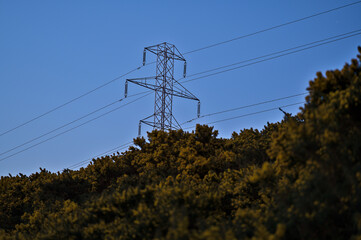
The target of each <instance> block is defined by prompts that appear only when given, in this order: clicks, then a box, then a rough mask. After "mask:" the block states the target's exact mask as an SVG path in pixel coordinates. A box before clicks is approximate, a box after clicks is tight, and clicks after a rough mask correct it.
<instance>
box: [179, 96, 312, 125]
mask: <svg viewBox="0 0 361 240" xmlns="http://www.w3.org/2000/svg"><path fill="white" fill-rule="evenodd" d="M302 103H305V102H304V101H303V102H298V103H292V104H288V105H284V106H280V107H275V108H269V109H265V110H262V111H258V112H253V113H247V114H243V115H239V116H235V117H230V118H225V119H221V120H217V121H214V122H208V123H204V124H206V125H209V124H215V123H219V122H224V121H229V120H233V119H237V118H242V117H247V116H251V115H256V114H260V113H264V112H269V111H274V110H279V108H286V107H290V106H295V105H299V104H302ZM194 127H195V126H192V127H186V128H183V129H190V128H194Z"/></svg>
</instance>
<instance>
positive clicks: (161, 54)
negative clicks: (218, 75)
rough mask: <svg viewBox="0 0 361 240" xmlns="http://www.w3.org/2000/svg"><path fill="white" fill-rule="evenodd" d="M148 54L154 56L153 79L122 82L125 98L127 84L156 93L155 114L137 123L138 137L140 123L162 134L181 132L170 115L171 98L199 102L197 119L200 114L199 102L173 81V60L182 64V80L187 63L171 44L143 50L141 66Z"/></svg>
mask: <svg viewBox="0 0 361 240" xmlns="http://www.w3.org/2000/svg"><path fill="white" fill-rule="evenodd" d="M147 51H149V52H151V53H153V54H155V55H156V56H157V62H156V63H157V66H156V76H153V77H145V78H134V79H127V80H126V82H125V97H127V95H128V82H131V83H135V84H137V85H140V86H142V87H145V88H148V89H151V90H153V91H154V92H155V101H154V113H153V114H152V115H150V116H149V117H146V118H144V119H143V120H140V122H139V135H140V134H141V124H142V123H144V124H147V125H149V126H151V127H153V129H158V130H163V131H164V130H173V129H180V128H181V127H180V125H179V123H178V122H177V120H176V119H175V118H174V116H173V113H172V112H173V96H176V97H181V98H187V99H192V100H196V101H198V117H199V114H200V109H199V108H200V101H199V99H198V98H196V97H195V96H194V95H193V94H192V93H190V92H189V91H188V90H187V89H186V88H184V87H183V86H182V85H181V84H180V83H179V82H178V81H177V80H175V79H174V61H175V60H178V61H183V62H184V70H183V77H186V66H187V62H186V60H185V58H184V57H183V56H182V54H181V53H180V52H179V51H178V49H177V48H176V47H175V46H174V45H173V44H170V43H166V42H164V43H161V44H158V45H154V46H150V47H146V48H144V52H143V66H144V65H145V62H146V53H147ZM151 118H153V121H151V120H150V119H151Z"/></svg>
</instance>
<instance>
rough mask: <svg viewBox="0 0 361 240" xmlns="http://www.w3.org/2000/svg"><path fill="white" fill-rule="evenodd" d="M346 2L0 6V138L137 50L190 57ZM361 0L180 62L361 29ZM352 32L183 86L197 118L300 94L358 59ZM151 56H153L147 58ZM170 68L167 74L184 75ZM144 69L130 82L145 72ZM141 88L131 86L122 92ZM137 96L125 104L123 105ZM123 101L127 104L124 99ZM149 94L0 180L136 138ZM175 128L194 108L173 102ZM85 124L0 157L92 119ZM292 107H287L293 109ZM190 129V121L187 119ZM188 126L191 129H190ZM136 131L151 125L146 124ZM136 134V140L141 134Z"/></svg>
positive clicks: (151, 69) (89, 106) (32, 133)
mask: <svg viewBox="0 0 361 240" xmlns="http://www.w3.org/2000/svg"><path fill="white" fill-rule="evenodd" d="M352 2H355V1H349V0H346V1H336V0H320V1H311V0H305V1H286V0H277V1H266V0H263V1H259V0H257V1H236V0H233V1H231V0H229V1H210V0H204V1H115V0H114V1H112V0H108V1H99V0H98V1H94V0H79V1H70V0H63V1H46V0H42V1H40V0H32V1H26V0H23V1H19V0H0V80H1V87H0V109H1V118H0V132H4V131H7V130H9V129H11V128H13V127H16V126H18V125H19V124H22V123H24V122H26V121H28V120H30V119H32V118H34V117H36V116H38V115H40V114H42V113H44V112H46V111H48V110H50V109H53V108H54V107H56V106H58V105H61V104H63V103H65V102H67V101H69V100H71V99H73V98H75V97H78V96H79V95H81V94H83V93H85V92H87V91H89V90H92V89H94V88H96V87H98V86H99V85H101V84H104V83H106V82H108V81H110V80H112V79H114V78H115V77H117V76H120V75H122V74H124V73H126V72H128V71H129V70H132V69H134V68H136V67H137V66H140V65H141V63H142V52H143V48H144V47H147V46H151V45H155V44H158V43H161V42H170V43H172V44H175V45H176V46H177V48H178V49H179V50H180V51H181V52H188V51H191V50H194V49H198V48H201V47H204V46H207V45H210V44H213V43H217V42H221V41H225V40H228V39H232V38H235V37H238V36H241V35H245V34H248V33H252V32H255V31H258V30H262V29H265V28H269V27H272V26H274V25H279V24H282V23H285V22H289V21H292V20H296V19H299V18H302V17H306V16H309V15H312V14H315V13H318V12H322V11H325V10H328V9H332V8H335V7H338V6H341V5H345V4H347V3H352ZM360 13H361V4H357V5H353V6H351V7H347V8H344V9H341V10H338V11H334V12H331V13H328V14H325V15H321V16H318V17H315V18H312V19H308V20H305V21H302V22H298V23H295V24H291V25H287V26H285V27H282V28H278V29H275V30H272V31H268V32H265V33H261V34H257V35H254V36H251V37H248V38H244V39H240V40H237V41H233V42H230V43H227V44H223V45H220V46H217V47H213V48H209V49H206V50H203V51H199V52H195V53H192V54H187V55H185V58H186V59H187V62H188V74H193V73H197V72H201V71H204V70H208V69H212V68H216V67H219V66H222V65H227V64H231V63H234V62H238V61H242V60H247V59H250V58H254V57H258V56H262V55H265V54H269V53H272V52H275V51H281V50H284V49H287V48H291V47H295V46H298V45H302V44H306V43H309V42H313V41H317V40H321V39H324V38H328V37H332V36H335V35H338V34H342V33H346V32H350V31H353V30H357V29H360V28H361V14H360ZM360 40H361V35H358V36H356V37H353V38H349V39H345V40H342V41H338V42H334V43H331V44H327V45H324V46H320V47H317V48H313V49H309V50H306V51H303V52H299V53H296V54H291V55H288V56H285V57H282V58H278V59H274V60H271V61H266V62H263V63H259V64H255V65H252V66H249V67H245V68H240V69H237V70H234V71H229V72H227V73H223V74H218V75H214V76H212V77H207V78H203V79H199V80H197V81H193V82H190V83H186V84H184V86H185V87H187V88H188V89H189V90H190V91H191V92H192V93H193V94H194V95H196V96H197V97H198V98H199V99H200V100H201V102H202V109H201V111H202V114H207V113H212V112H216V111H221V110H224V109H229V108H234V107H238V106H243V105H248V104H253V103H257V102H261V101H265V100H270V99H274V98H279V97H284V96H289V95H293V94H298V93H302V92H305V91H306V87H307V86H308V82H309V81H310V80H312V79H313V78H314V77H315V74H316V72H317V71H322V72H325V71H326V70H329V69H336V68H341V67H342V66H343V65H344V63H346V62H350V59H351V58H354V57H355V56H356V54H357V46H358V45H361V41H360ZM148 56H149V58H148V59H149V61H153V60H155V59H154V58H152V56H151V55H150V54H149V55H148ZM182 70H183V69H182V65H176V69H175V72H176V76H177V77H181V76H182ZM154 74H155V65H148V66H146V67H144V68H142V69H140V70H139V71H135V72H134V73H132V74H130V75H128V76H127V78H136V77H145V76H153V75H154ZM124 80H125V78H121V79H119V80H117V81H114V82H113V83H111V84H109V85H107V86H106V87H104V88H102V89H100V90H98V91H95V92H94V93H92V94H89V95H87V96H86V97H84V98H81V99H79V100H78V101H75V102H74V103H72V104H69V105H67V106H65V107H63V108H61V109H59V110H57V111H55V112H53V113H51V114H48V115H46V116H44V117H42V118H39V119H38V120H36V121H33V122H31V123H30V124H28V125H26V126H23V127H21V128H18V129H16V130H15V131H12V132H9V133H8V134H5V135H3V136H0V152H1V153H3V152H6V151H8V150H9V149H11V148H14V147H16V146H18V145H20V144H23V143H24V142H27V141H29V140H31V139H33V138H35V137H37V136H39V135H42V134H44V133H47V132H49V131H51V130H53V129H55V128H57V127H59V126H61V125H63V124H66V123H68V122H70V121H72V120H74V119H76V118H79V117H81V116H83V115H85V114H87V113H89V112H91V111H94V110H96V109H98V108H100V107H102V106H104V105H106V104H109V103H111V102H113V101H115V100H118V99H120V98H122V97H123V94H124ZM141 91H144V89H142V88H141V87H138V86H135V85H130V87H129V94H133V93H138V92H141ZM303 99H304V96H301V97H296V98H291V99H287V100H284V101H280V102H275V103H270V104H265V105H261V106H258V107H253V108H247V109H243V110H239V111H235V112H231V113H228V114H224V115H216V116H212V117H209V118H202V119H200V120H199V122H200V123H207V122H212V121H216V120H219V119H224V118H227V117H232V116H237V115H242V114H248V113H252V112H257V111H261V110H264V109H268V108H274V107H278V106H282V105H286V104H291V103H297V102H301V101H303ZM130 100H134V99H129V101H130ZM123 102H124V103H126V102H127V101H126V100H124V101H123ZM153 102H154V95H153V94H152V95H150V96H148V97H146V98H143V99H141V100H139V101H137V102H135V103H133V104H130V105H128V106H125V107H124V108H122V109H120V110H118V111H115V112H113V113H111V114H108V115H106V116H104V117H102V118H99V119H97V120H95V121H93V122H91V123H89V124H85V125H84V126H81V127H79V128H77V129H75V130H73V131H70V132H68V133H65V134H63V135H61V136H59V137H56V138H54V139H52V140H50V141H48V142H46V143H43V144H40V145H38V146H36V147H34V148H31V149H29V150H27V151H24V152H22V153H19V154H17V155H14V156H13V157H10V158H7V159H4V160H0V175H7V174H8V173H11V174H13V175H14V174H17V173H19V172H21V173H24V174H30V173H32V172H35V171H37V170H39V167H42V168H46V169H49V170H51V171H61V170H62V169H64V168H67V167H69V166H71V165H72V164H75V163H78V162H80V161H83V160H86V159H87V158H90V157H92V156H94V155H97V154H99V153H102V152H105V151H107V150H109V149H111V148H114V147H116V146H118V145H121V144H123V143H127V142H129V141H131V140H132V138H134V137H136V136H137V131H138V122H139V120H140V119H143V118H145V117H147V116H149V115H151V114H152V113H153ZM174 102H175V103H174V115H175V117H176V118H177V120H178V121H179V122H184V121H187V120H189V119H191V118H194V117H195V116H196V102H193V101H190V100H183V99H177V98H176V99H175V100H174ZM120 105H121V103H119V105H113V106H112V107H110V108H107V109H104V110H103V111H101V112H98V114H95V115H92V116H90V117H88V118H84V119H83V120H82V121H79V122H77V123H75V124H74V125H69V126H68V127H66V128H63V129H61V130H59V131H56V132H54V133H52V134H50V135H48V136H46V137H45V138H41V139H38V140H37V141H34V142H32V143H30V144H27V145H24V146H23V147H20V148H17V149H16V150H13V151H10V152H8V153H6V154H2V155H1V156H0V159H2V158H4V157H6V156H8V155H11V154H12V153H16V152H18V151H21V150H22V149H25V148H27V147H29V146H31V145H33V144H36V143H38V142H41V141H42V140H44V139H46V138H48V137H51V136H54V135H56V134H58V133H60V132H61V131H63V130H66V129H69V128H71V127H73V126H76V125H77V124H81V123H82V122H85V121H87V120H88V119H91V117H95V116H98V115H99V114H101V113H104V112H106V111H107V110H111V109H113V108H114V107H117V106H120ZM298 108H299V106H294V107H289V108H285V110H286V111H288V112H291V113H293V114H295V113H296V112H297V111H298ZM282 117H283V114H282V113H281V112H280V111H271V112H266V113H262V114H257V115H252V116H248V117H244V118H239V119H235V120H232V121H225V122H221V123H219V124H215V125H214V126H215V128H216V129H218V130H219V132H220V136H221V137H230V136H231V134H232V132H233V131H236V132H239V131H240V130H241V129H243V128H250V127H253V128H258V129H261V128H262V127H263V126H264V125H265V124H266V123H267V121H269V122H276V121H279V120H281V119H282ZM195 123H196V122H194V124H195ZM187 126H192V124H190V125H187ZM143 129H144V131H146V130H148V131H149V130H151V129H149V128H146V127H145V128H143ZM144 131H143V133H144Z"/></svg>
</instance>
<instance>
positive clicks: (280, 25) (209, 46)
mask: <svg viewBox="0 0 361 240" xmlns="http://www.w3.org/2000/svg"><path fill="white" fill-rule="evenodd" d="M359 3H361V1H356V2H353V3H350V4H345V5H342V6H339V7H336V8H332V9H329V10H326V11H323V12H319V13H315V14H312V15H309V16H307V17H303V18H299V19H296V20H293V21H289V22H286V23H282V24H279V25H275V26H273V27H269V28H265V29H262V30H259V31H256V32H253V33H249V34H246V35H242V36H239V37H236V38H232V39H229V40H225V41H222V42H218V43H214V44H211V45H208V46H205V47H201V48H197V49H194V50H191V51H188V52H185V53H183V55H186V54H190V53H194V52H198V51H202V50H205V49H208V48H212V47H216V46H219V45H222V44H225V43H229V42H233V41H236V40H239V39H242V38H247V37H250V36H254V35H257V34H260V33H264V32H268V31H270V30H273V29H277V28H281V27H284V26H287V25H290V24H293V23H297V22H301V21H304V20H307V19H310V18H314V17H317V16H320V15H324V14H327V13H330V12H334V11H337V10H340V9H343V8H346V7H350V6H353V5H356V4H359Z"/></svg>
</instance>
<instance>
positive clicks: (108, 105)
mask: <svg viewBox="0 0 361 240" xmlns="http://www.w3.org/2000/svg"><path fill="white" fill-rule="evenodd" d="M140 94H141V93H137V94H133V95H130V96H128V98H131V97H134V96H137V95H140ZM123 100H124V98H122V99H119V100H117V101H114V102H112V103H109V104H107V105H105V106H103V107H100V108H98V109H96V110H94V111H92V112H90V113H87V114H85V115H84V116H82V117H80V118H77V119H75V120H73V121H71V122H68V123H66V124H64V125H62V126H60V127H57V128H55V129H53V130H51V131H49V132H46V133H44V134H42V135H40V136H37V137H35V138H32V139H30V140H29V141H26V142H24V143H22V144H20V145H17V146H15V147H13V148H11V149H9V150H6V151H5V152H2V153H0V156H2V155H4V154H6V153H8V152H11V151H13V150H15V149H18V148H20V147H22V146H24V145H26V144H29V143H31V142H34V141H36V140H38V139H40V138H43V137H45V136H47V135H49V134H51V133H53V132H56V131H57V130H60V129H62V128H64V127H67V126H69V125H71V124H73V123H75V122H78V121H80V120H82V119H84V118H86V117H88V116H90V115H93V114H94V113H97V112H99V111H101V110H103V109H105V108H108V107H110V106H112V105H114V104H116V103H119V102H121V101H123Z"/></svg>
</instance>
